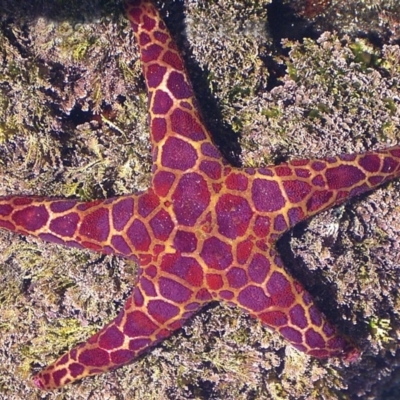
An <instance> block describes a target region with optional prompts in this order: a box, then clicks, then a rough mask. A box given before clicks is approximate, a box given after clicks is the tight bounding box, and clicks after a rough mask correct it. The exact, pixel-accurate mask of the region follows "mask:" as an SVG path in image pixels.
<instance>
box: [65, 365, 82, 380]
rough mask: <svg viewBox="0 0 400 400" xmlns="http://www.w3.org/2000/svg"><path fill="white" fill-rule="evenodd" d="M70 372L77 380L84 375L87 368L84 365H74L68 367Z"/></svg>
mask: <svg viewBox="0 0 400 400" xmlns="http://www.w3.org/2000/svg"><path fill="white" fill-rule="evenodd" d="M68 370H69V373H70V374H71V376H72V377H73V378H76V377H78V376H79V375H81V374H82V373H83V371H84V370H85V367H84V366H83V365H82V364H78V363H72V364H70V365H69V366H68Z"/></svg>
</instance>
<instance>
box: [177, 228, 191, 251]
mask: <svg viewBox="0 0 400 400" xmlns="http://www.w3.org/2000/svg"><path fill="white" fill-rule="evenodd" d="M174 247H175V249H176V250H177V251H180V252H187V253H191V252H193V251H194V250H196V247H197V238H196V235H195V234H194V233H193V232H186V231H181V230H179V231H177V232H176V235H175V238H174Z"/></svg>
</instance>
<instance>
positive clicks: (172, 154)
mask: <svg viewBox="0 0 400 400" xmlns="http://www.w3.org/2000/svg"><path fill="white" fill-rule="evenodd" d="M196 160H197V153H196V150H195V149H194V147H193V146H192V145H191V144H189V143H187V142H185V141H184V140H182V139H178V138H175V137H170V138H168V139H167V141H166V142H165V144H164V146H163V148H162V155H161V163H162V165H163V166H164V167H168V168H172V169H178V170H181V171H186V170H187V169H189V168H192V167H193V166H194V165H195V163H196Z"/></svg>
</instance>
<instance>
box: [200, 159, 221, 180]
mask: <svg viewBox="0 0 400 400" xmlns="http://www.w3.org/2000/svg"><path fill="white" fill-rule="evenodd" d="M200 171H203V172H204V173H205V174H206V175H207V176H208V177H209V178H211V179H220V178H221V173H222V168H221V164H220V163H219V162H217V161H208V160H205V161H202V162H201V163H200Z"/></svg>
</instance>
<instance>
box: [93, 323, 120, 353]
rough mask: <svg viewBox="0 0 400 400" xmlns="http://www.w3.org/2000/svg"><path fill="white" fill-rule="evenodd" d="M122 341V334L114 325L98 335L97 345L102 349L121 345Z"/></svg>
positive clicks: (110, 348)
mask: <svg viewBox="0 0 400 400" xmlns="http://www.w3.org/2000/svg"><path fill="white" fill-rule="evenodd" d="M123 343H124V334H123V333H122V332H121V331H120V330H119V329H118V328H117V327H116V326H115V325H111V326H110V327H108V328H107V329H106V330H105V331H104V332H103V333H102V334H101V335H100V337H99V346H100V347H101V348H102V349H104V350H112V349H115V348H117V347H121V346H122V345H123Z"/></svg>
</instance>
